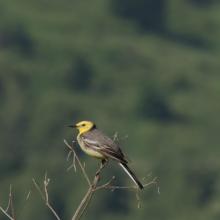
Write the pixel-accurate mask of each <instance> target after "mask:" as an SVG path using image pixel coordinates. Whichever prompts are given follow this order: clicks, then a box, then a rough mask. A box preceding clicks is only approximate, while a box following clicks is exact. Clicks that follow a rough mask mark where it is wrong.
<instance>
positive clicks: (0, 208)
mask: <svg viewBox="0 0 220 220" xmlns="http://www.w3.org/2000/svg"><path fill="white" fill-rule="evenodd" d="M0 210H1V211H2V212H3V214H4V215H6V216H7V217H8V218H9V219H10V220H15V219H14V218H13V217H11V216H10V215H9V214H8V213H7V212H6V211H5V210H4V209H3V208H2V207H1V206H0Z"/></svg>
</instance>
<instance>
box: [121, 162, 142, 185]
mask: <svg viewBox="0 0 220 220" xmlns="http://www.w3.org/2000/svg"><path fill="white" fill-rule="evenodd" d="M119 165H120V166H121V167H122V168H123V170H124V171H125V172H126V173H127V174H128V176H129V177H130V178H131V179H132V181H133V182H134V183H135V184H136V185H137V186H138V187H139V189H143V188H144V186H143V185H142V183H141V182H140V181H139V180H138V178H137V177H136V175H135V174H134V173H133V171H131V169H130V168H129V167H128V165H127V164H126V163H119Z"/></svg>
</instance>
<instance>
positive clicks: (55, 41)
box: [0, 0, 220, 220]
mask: <svg viewBox="0 0 220 220" xmlns="http://www.w3.org/2000/svg"><path fill="white" fill-rule="evenodd" d="M219 39H220V4H219V1H217V0H200V1H199V0H166V1H165V0H147V1H144V0H136V1H132V0H126V1H125V0H93V1H92V2H91V1H83V0H81V1H67V0H62V1H59V0H53V1H46V0H39V1H34V0H21V1H17V0H7V1H1V2H0V106H1V111H0V122H1V123H0V137H1V139H0V140H1V147H0V180H1V181H0V205H5V206H6V204H7V196H8V189H9V184H10V183H11V184H13V186H14V197H15V210H16V213H17V216H18V219H23V220H28V219H32V220H37V219H54V218H53V216H52V215H51V214H50V213H49V211H48V210H47V209H46V208H45V206H44V204H43V202H42V201H41V200H40V196H39V195H38V193H36V191H35V190H34V189H33V185H32V183H31V179H32V178H33V177H34V178H35V179H36V180H38V181H41V180H42V179H43V178H44V173H45V171H47V173H48V176H49V177H50V178H51V183H50V196H51V197H50V198H51V201H52V203H53V205H54V207H55V209H57V210H58V213H59V214H60V215H61V216H62V217H63V219H70V216H71V214H72V213H73V211H74V209H75V208H76V206H77V204H78V203H79V201H80V199H81V197H82V196H83V194H84V192H85V190H86V187H87V186H86V183H85V181H84V179H83V178H82V177H81V176H80V174H79V173H78V174H74V173H73V172H67V171H66V168H67V167H68V163H67V162H66V154H67V149H65V146H64V144H63V139H64V138H66V139H68V140H69V141H70V140H71V138H72V131H71V130H69V129H68V128H66V127H65V125H66V124H69V123H72V122H75V121H79V120H82V119H90V120H93V121H95V122H96V123H97V125H98V126H99V127H100V128H102V129H103V130H105V131H106V132H107V133H108V134H109V135H113V134H114V132H116V131H117V132H119V135H120V137H121V138H122V139H123V140H121V142H122V145H123V149H124V151H125V152H127V154H128V156H129V155H130V156H129V157H130V158H131V160H132V161H133V163H132V165H133V167H134V168H135V170H136V172H137V173H138V175H139V176H141V177H144V176H145V177H147V176H148V175H149V174H150V173H152V175H153V176H158V177H159V183H160V187H161V194H160V195H158V194H157V192H156V189H148V190H145V191H144V192H143V194H142V195H141V200H142V208H141V209H137V204H136V199H135V195H133V194H132V193H130V192H125V191H120V192H119V191H118V192H104V191H103V192H100V193H99V194H98V195H97V196H96V197H95V198H94V201H93V204H92V205H91V206H90V209H89V210H88V213H87V219H90V220H92V219H103V220H110V219H128V220H129V219H134V218H135V219H140V220H142V219H153V220H160V219H163V220H166V219H167V220H168V219H169V220H170V219H178V220H181V219H188V220H191V219H192V220H193V219H200V220H203V219H204V220H207V219H219V218H220V202H219V196H220V189H219V185H220V176H219V167H220V160H219V153H220V150H219V144H220V141H219V130H220V117H219V112H220V73H219V71H220V62H219V61H220V40H219ZM126 135H128V138H126V139H124V138H123V137H124V136H126ZM79 153H80V151H79ZM80 156H81V157H82V158H83V160H85V161H86V164H87V167H88V172H89V173H90V174H91V175H92V174H93V173H94V170H95V168H96V166H97V162H96V161H95V160H92V159H90V158H88V157H87V156H84V155H83V154H81V153H80ZM106 173H109V174H108V175H107V174H106V179H107V176H111V175H116V176H117V183H118V184H130V183H131V182H130V180H129V179H128V178H127V177H126V176H123V172H122V171H120V169H118V168H117V167H116V166H115V165H112V167H111V168H108V170H107V171H106ZM29 190H31V195H30V198H29V200H28V201H25V198H26V195H27V193H28V192H29ZM0 219H4V217H3V216H2V215H1V214H0ZM85 219H86V218H85Z"/></svg>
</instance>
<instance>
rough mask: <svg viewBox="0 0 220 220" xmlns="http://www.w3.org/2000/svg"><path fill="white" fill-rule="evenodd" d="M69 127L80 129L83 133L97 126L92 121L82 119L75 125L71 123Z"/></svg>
mask: <svg viewBox="0 0 220 220" xmlns="http://www.w3.org/2000/svg"><path fill="white" fill-rule="evenodd" d="M69 127H72V128H76V129H78V130H79V133H80V134H82V133H85V132H87V131H90V130H91V129H93V128H95V127H96V126H95V124H94V123H93V122H91V121H80V122H78V123H77V124H75V125H70V126H69Z"/></svg>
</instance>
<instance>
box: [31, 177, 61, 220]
mask: <svg viewBox="0 0 220 220" xmlns="http://www.w3.org/2000/svg"><path fill="white" fill-rule="evenodd" d="M32 181H33V183H34V186H35V188H36V189H37V190H38V192H39V193H40V195H41V198H42V199H43V200H44V201H45V204H46V206H47V207H48V208H49V209H50V211H51V212H52V213H53V215H54V216H55V217H56V219H57V220H61V218H60V217H59V216H58V214H57V213H56V211H55V210H54V208H53V207H52V206H51V205H50V202H49V195H48V190H47V187H48V185H49V182H50V179H49V178H47V174H45V177H44V192H43V191H42V190H41V188H40V186H39V185H38V184H37V182H36V181H35V179H32Z"/></svg>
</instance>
